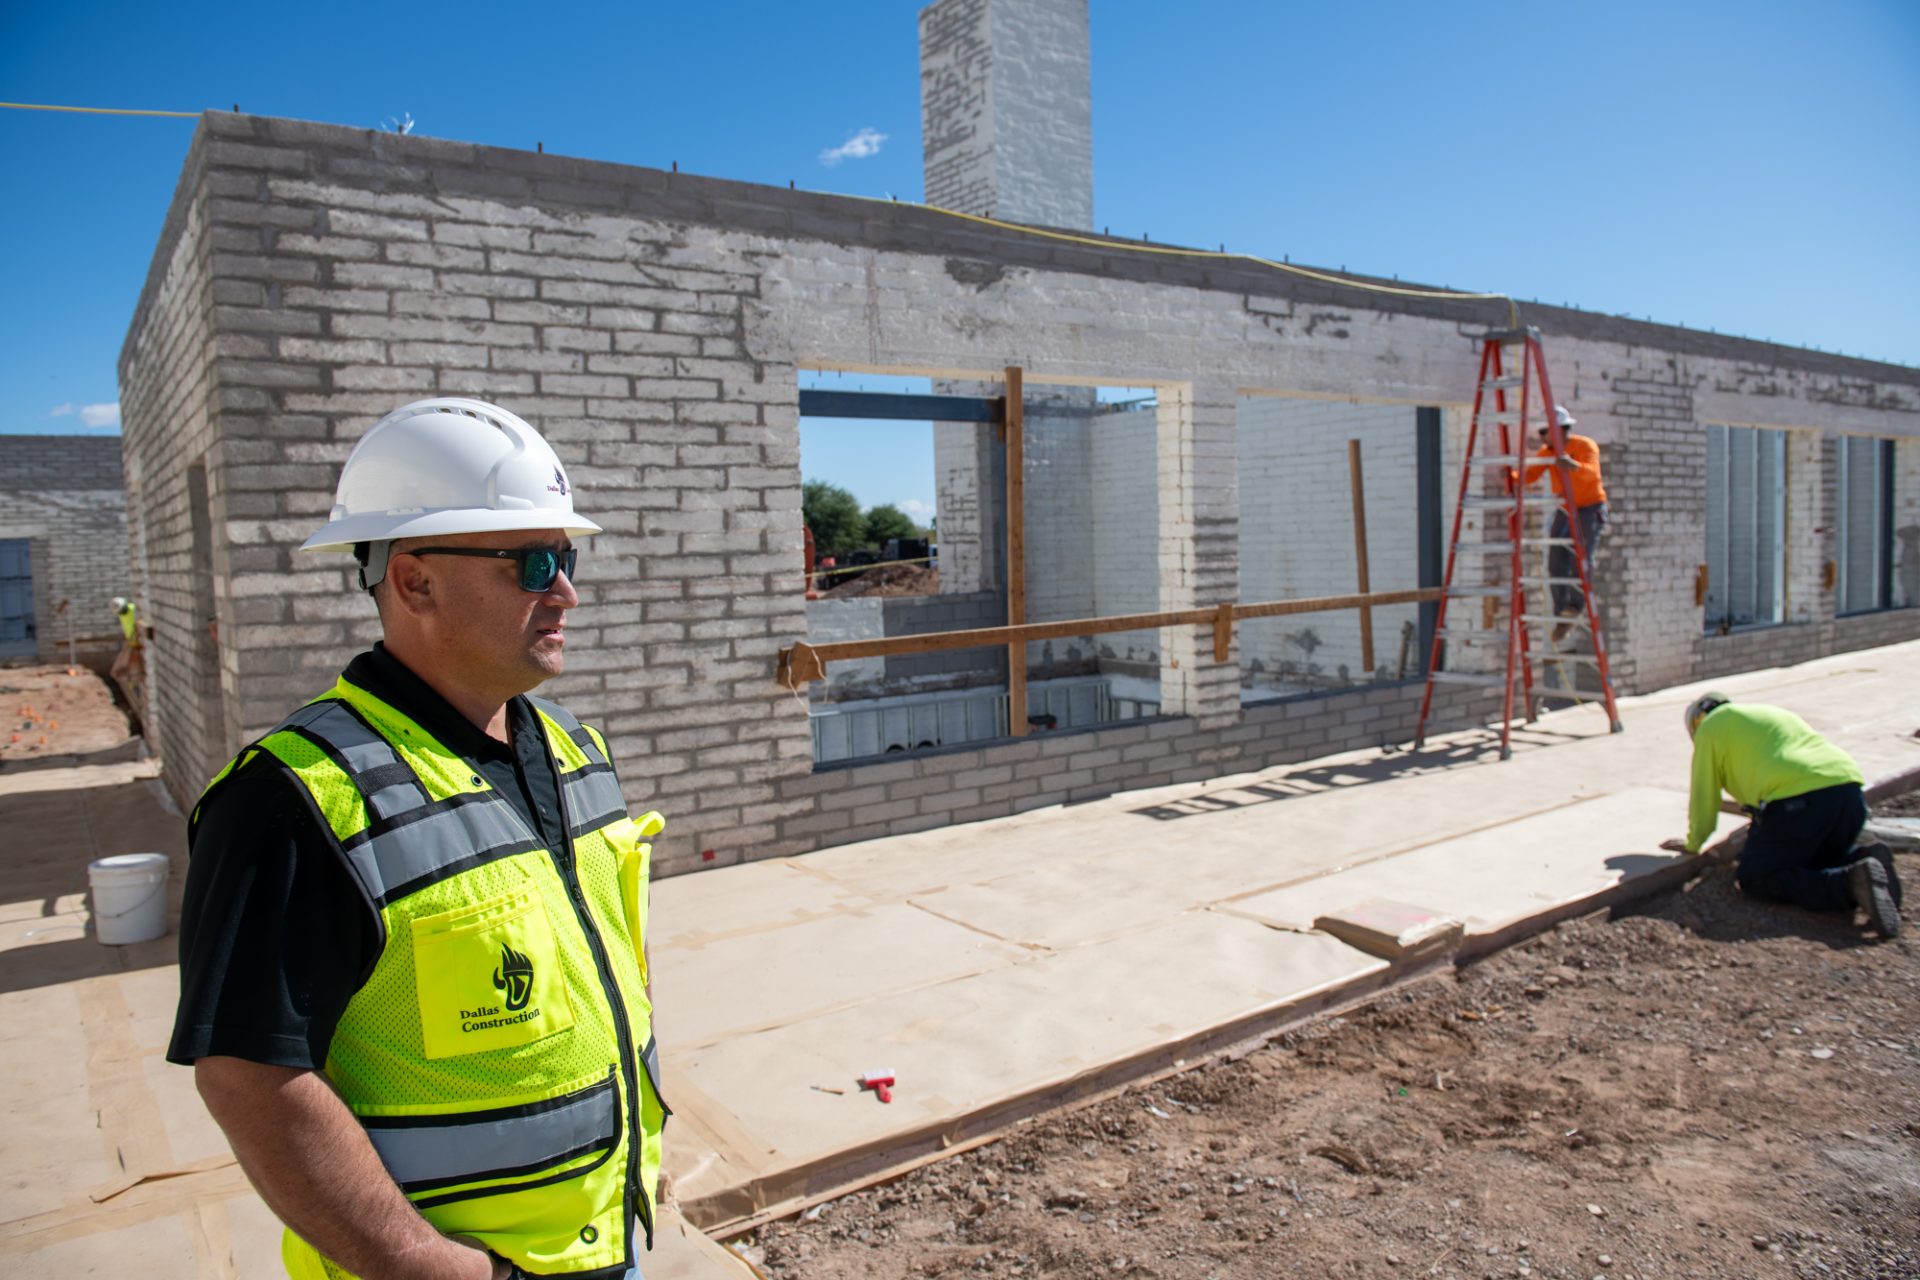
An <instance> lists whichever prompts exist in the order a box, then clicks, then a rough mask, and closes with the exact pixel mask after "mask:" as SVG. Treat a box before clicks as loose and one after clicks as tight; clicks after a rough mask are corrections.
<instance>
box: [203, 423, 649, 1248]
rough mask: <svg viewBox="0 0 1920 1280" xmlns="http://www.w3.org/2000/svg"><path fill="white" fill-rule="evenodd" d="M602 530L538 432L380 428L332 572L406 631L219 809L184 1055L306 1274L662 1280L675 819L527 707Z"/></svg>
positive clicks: (356, 483) (581, 732) (356, 479)
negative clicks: (591, 537)
mask: <svg viewBox="0 0 1920 1280" xmlns="http://www.w3.org/2000/svg"><path fill="white" fill-rule="evenodd" d="M598 531H599V526H598V525H596V524H595V523H594V522H593V521H591V520H588V519H585V518H583V517H581V516H580V515H577V514H576V513H575V512H574V509H573V499H572V496H571V489H570V486H569V485H568V483H567V476H566V470H565V468H563V467H562V466H561V465H560V461H559V459H558V458H557V457H556V456H555V455H554V453H553V450H552V449H551V448H549V447H548V445H547V443H546V441H545V440H543V439H541V437H540V436H539V435H538V434H537V433H535V431H534V430H533V429H532V428H531V427H529V426H528V425H527V424H526V423H525V422H523V421H521V420H520V419H519V418H517V417H515V416H514V415H513V414H511V413H508V412H505V411H504V410H502V409H499V408H497V407H495V406H493V405H490V404H485V403H482V402H480V401H477V400H462V399H435V400H422V401H418V402H416V403H413V404H409V405H406V406H405V407H403V408H400V409H396V410H395V411H394V412H392V413H390V414H388V415H387V416H386V417H384V418H382V419H381V420H380V421H379V422H377V423H375V424H374V425H373V426H372V427H371V428H370V429H369V430H368V431H367V433H366V435H365V436H364V437H362V439H361V440H360V442H359V444H358V445H357V446H356V447H355V448H354V450H353V452H352V454H351V455H350V456H349V457H348V458H347V461H346V465H345V467H344V469H343V470H342V471H341V473H340V484H339V489H338V493H337V498H336V501H335V504H334V507H333V510H332V514H331V516H330V517H329V520H328V523H327V524H326V526H325V527H324V528H322V529H321V530H320V531H319V532H318V533H316V534H314V535H313V536H312V537H311V538H309V539H308V540H307V542H306V545H305V547H304V548H303V549H304V550H317V551H346V550H349V549H351V550H352V551H353V553H354V555H355V556H356V558H357V559H358V560H359V562H360V565H361V569H360V582H361V585H362V586H363V587H365V588H366V590H367V591H368V592H369V593H370V594H371V595H372V596H373V600H374V605H375V607H376V608H377V609H378V612H379V615H380V622H381V630H382V633H383V636H384V639H383V641H382V642H381V643H378V644H376V645H375V646H374V647H373V648H372V650H370V651H369V652H366V653H362V654H360V655H359V656H358V657H356V658H354V659H353V661H352V662H350V663H349V664H348V665H347V667H346V670H345V671H344V672H343V673H342V674H341V676H340V678H339V680H338V681H337V683H335V684H334V686H333V687H332V688H331V689H329V690H328V691H327V692H326V693H324V694H322V695H321V696H320V697H319V698H317V699H315V700H314V701H312V702H309V703H307V704H306V705H305V706H303V707H301V708H299V709H298V710H296V711H294V712H293V713H292V714H291V715H289V716H288V717H287V718H286V719H285V720H284V721H282V722H281V723H280V725H279V727H277V728H275V729H273V730H271V731H270V732H268V733H267V734H266V735H265V736H264V737H262V738H260V739H259V740H257V741H256V742H254V743H253V744H252V745H250V746H248V747H246V748H245V749H244V750H242V751H241V752H240V754H239V755H238V756H237V757H235V759H234V760H233V761H232V762H231V763H230V764H229V765H228V766H227V767H226V768H225V769H223V770H222V771H221V772H220V774H219V775H218V776H216V777H215V779H214V781H213V782H212V783H211V784H210V785H209V786H208V788H207V790H206V792H205V793H204V794H203V795H202V796H201V798H200V802H199V804H198V805H197V806H196V807H195V809H194V812H193V814H192V817H191V819H190V825H189V840H190V844H191V850H192V852H191V858H190V861H189V864H188V870H187V888H186V901H185V904H184V909H183V912H182V918H181V930H180V933H181V936H180V962H181V992H180V1006H179V1012H178V1015H177V1018H176V1021H175V1024H174V1030H173V1038H172V1042H171V1043H170V1044H169V1046H168V1049H167V1057H168V1058H169V1060H171V1061H173V1062H177V1063H191V1064H192V1065H193V1067H194V1072H195V1077H196V1083H197V1084H198V1087H199V1090H200V1094H201V1096H202V1097H203V1098H204V1099H205V1101H206V1104H207V1109H208V1110H209V1111H210V1112H211V1113H212V1115H213V1118H214V1119H215V1120H216V1121H218V1122H219V1124H220V1126H221V1128H222V1129H223V1130H225V1132H226V1135H227V1139H228V1141H229V1142H230V1143H231V1145H232V1147H233V1151H234V1154H235V1155H236V1156H237V1157H238V1158H239V1161H240V1164H241V1166H242V1167H243V1168H244V1169H245V1170H246V1172H247V1176H248V1177H249V1178H250V1179H251V1180H252V1181H253V1184H254V1186H255V1187H257V1188H258V1189H259V1191H260V1194H261V1196H262V1197H263V1198H264V1199H265V1200H266V1202H267V1205H268V1207H269V1208H271V1209H272V1210H273V1211H274V1213H275V1214H277V1215H278V1216H279V1217H280V1219H281V1221H282V1222H283V1223H285V1224H286V1226H287V1228H288V1230H287V1234H286V1237H285V1241H284V1245H283V1253H282V1256H283V1258H284V1260H285V1262H286V1265H287V1269H288V1272H289V1273H290V1274H291V1275H292V1276H294V1277H296V1280H336V1278H337V1277H341V1276H347V1275H353V1276H368V1277H371V1276H382V1277H401V1276H404V1277H420V1278H423V1280H424V1278H427V1277H432V1278H433V1280H502V1278H503V1277H518V1276H571V1275H583V1276H592V1277H595V1278H596V1280H599V1278H603V1277H604V1278H618V1277H637V1276H638V1275H639V1269H638V1263H637V1259H638V1256H639V1252H640V1250H642V1249H644V1248H650V1247H651V1245H652V1237H653V1224H654V1205H655V1203H656V1201H655V1193H656V1188H657V1180H658V1176H659V1168H660V1133H661V1127H662V1124H663V1121H664V1118H665V1114H666V1108H665V1104H664V1103H663V1102H662V1101H661V1096H660V1090H659V1085H658V1065H657V1064H658V1058H657V1055H656V1050H655V1046H654V1043H653V1037H652V1034H651V1027H652V1002H651V995H650V992H649V990H648V986H647V978H646V973H647V970H646V955H645V951H644V947H643V940H644V937H645V923H646V904H647V890H646V885H647V872H648V861H649V856H650V852H651V848H650V846H649V845H648V844H646V843H644V841H645V840H646V838H647V837H648V836H650V835H652V834H653V833H654V832H655V831H657V830H658V829H659V825H660V820H659V815H658V814H648V815H646V816H645V817H644V818H642V819H641V821H640V822H639V823H635V822H634V821H633V820H631V819H630V818H629V817H628V816H627V811H626V806H625V804H624V802H623V801H622V799H621V794H620V787H619V783H618V780H617V779H616V777H615V775H614V771H613V766H612V763H611V761H610V760H609V758H608V752H607V744H606V741H605V739H604V738H602V737H601V735H600V734H599V733H598V732H596V731H595V730H593V729H590V728H587V727H585V726H583V725H582V724H581V723H580V722H579V721H578V720H576V719H574V717H573V716H572V715H570V714H569V713H568V712H566V711H565V710H564V709H562V708H561V707H560V706H559V705H557V704H555V703H552V702H547V701H544V700H541V699H537V698H533V697H529V696H528V694H529V691H530V690H532V689H534V688H535V687H537V686H538V685H540V684H541V683H542V682H543V681H545V680H547V679H549V678H551V677H553V676H557V675H559V674H560V673H561V671H562V669H563V668H564V667H565V665H566V647H567V630H568V625H567V622H568V615H569V611H570V610H572V609H573V608H574V606H575V605H577V604H578V603H579V597H578V596H577V595H576V594H575V591H574V585H573V569H574V564H575V559H576V555H577V552H576V550H575V548H574V545H573V539H574V538H577V537H581V536H583V535H586V534H591V533H596V532H598Z"/></svg>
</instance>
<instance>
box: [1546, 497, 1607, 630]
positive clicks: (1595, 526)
mask: <svg viewBox="0 0 1920 1280" xmlns="http://www.w3.org/2000/svg"><path fill="white" fill-rule="evenodd" d="M1606 532H1607V504H1606V503H1604V502H1596V503H1594V504H1593V505H1591V506H1586V507H1581V508H1580V547H1581V549H1582V550H1584V551H1585V552H1586V553H1587V572H1588V573H1592V572H1593V547H1594V544H1595V543H1597V542H1599V541H1600V539H1601V538H1602V537H1604V536H1605V535H1606ZM1547 536H1548V537H1552V538H1570V537H1572V536H1573V535H1572V533H1570V532H1569V531H1568V529H1567V509H1566V508H1565V507H1555V508H1554V509H1553V528H1552V529H1551V530H1550V531H1549V532H1548V535H1547ZM1578 564H1579V562H1578V561H1576V560H1575V559H1574V556H1573V548H1572V547H1549V548H1548V549H1547V573H1548V575H1549V576H1551V577H1555V578H1577V577H1579V576H1580V569H1579V567H1578ZM1586 604H1587V597H1586V594H1585V593H1584V592H1582V591H1581V590H1580V588H1579V587H1563V586H1558V585H1556V586H1555V587H1554V588H1553V611H1554V612H1555V613H1579V612H1580V611H1581V610H1582V609H1584V608H1586Z"/></svg>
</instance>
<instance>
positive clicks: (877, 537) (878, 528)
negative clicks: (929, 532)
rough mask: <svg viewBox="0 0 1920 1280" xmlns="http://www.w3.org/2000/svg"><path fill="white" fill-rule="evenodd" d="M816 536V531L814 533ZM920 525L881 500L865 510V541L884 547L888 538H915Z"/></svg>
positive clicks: (917, 535) (918, 533) (898, 509)
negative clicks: (878, 503) (877, 504)
mask: <svg viewBox="0 0 1920 1280" xmlns="http://www.w3.org/2000/svg"><path fill="white" fill-rule="evenodd" d="M814 536H815V537H818V536H819V535H818V534H817V533H816V534H815V535H814ZM919 536H920V526H919V525H916V524H915V523H914V522H913V520H912V518H911V517H910V516H908V515H907V513H906V512H904V511H902V510H901V509H900V508H898V507H896V506H894V505H893V504H892V503H890V502H883V503H881V504H880V505H879V506H877V507H874V508H873V509H872V510H870V511H868V512H867V542H868V544H869V545H871V546H875V547H884V546H886V545H887V540H888V539H889V538H917V537H919Z"/></svg>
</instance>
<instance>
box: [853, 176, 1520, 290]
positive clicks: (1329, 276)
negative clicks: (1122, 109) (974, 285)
mask: <svg viewBox="0 0 1920 1280" xmlns="http://www.w3.org/2000/svg"><path fill="white" fill-rule="evenodd" d="M851 198H852V199H855V200H866V201H870V202H872V203H874V204H897V205H906V206H908V207H910V208H914V209H925V210H927V211H928V212H929V213H941V214H945V215H946V216H947V217H949V218H959V219H960V220H962V221H963V222H977V223H979V224H981V225H982V226H988V227H997V228H999V229H1000V230H1002V231H1017V232H1020V233H1021V234H1023V235H1029V236H1038V237H1040V238H1041V239H1043V240H1060V241H1064V242H1065V243H1067V244H1084V245H1089V246H1091V247H1093V248H1095V249H1125V250H1126V251H1127V252H1129V253H1154V254H1160V255H1162V256H1165V257H1170V258H1216V259H1220V260H1222V261H1233V262H1251V263H1253V264H1255V265H1256V266H1262V267H1271V268H1272V269H1273V270H1275V271H1284V272H1286V273H1287V274H1289V275H1296V276H1304V277H1306V278H1307V279H1309V280H1318V281H1321V282H1322V283H1325V284H1334V285H1341V286H1344V287H1346V288H1349V289H1365V290H1367V291H1369V292H1371V293H1390V294H1394V295H1396V296H1398V297H1402V298H1462V299H1475V300H1486V301H1498V302H1504V303H1506V304H1507V309H1508V311H1509V313H1514V312H1515V307H1514V301H1513V298H1512V297H1511V296H1510V295H1508V294H1504V293H1467V292H1464V291H1461V290H1457V289H1411V288H1407V287H1406V286H1404V285H1387V284H1372V283H1369V282H1367V281H1364V280H1354V279H1351V278H1349V277H1347V276H1341V275H1335V274H1333V273H1332V272H1328V271H1315V270H1314V269H1313V268H1311V267H1296V266H1294V265H1293V264H1292V263H1291V262H1275V261H1274V260H1273V259H1271V258H1262V257H1258V256H1256V255H1254V254H1251V253H1223V252H1221V251H1219V250H1217V249H1183V248H1179V247H1177V246H1175V245H1161V244H1134V243H1133V242H1132V241H1129V240H1116V239H1112V238H1110V237H1109V238H1102V237H1100V236H1084V235H1076V234H1075V233H1073V232H1071V231H1053V230H1049V229H1048V228H1045V227H1029V226H1023V225H1022V224H1020V223H1018V222H1002V221H1001V220H1000V219H998V218H989V217H985V216H983V215H981V214H977V213H962V212H960V211H959V210H958V209H942V208H941V207H940V206H939V205H937V204H922V203H920V202H918V201H914V200H883V199H881V198H880V197H878V196H853V197H851ZM1516 318H1517V317H1516Z"/></svg>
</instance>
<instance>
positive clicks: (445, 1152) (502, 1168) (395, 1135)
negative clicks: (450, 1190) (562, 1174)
mask: <svg viewBox="0 0 1920 1280" xmlns="http://www.w3.org/2000/svg"><path fill="white" fill-rule="evenodd" d="M360 1122H361V1124H363V1125H364V1126H365V1127H366V1130H367V1137H368V1138H370V1139H371V1140H372V1141H373V1149H374V1150H375V1151H376V1152H378V1153H379V1155H380V1163H382V1164H384V1165H385V1166H386V1167H387V1172H388V1173H390V1174H392V1175H393V1180H394V1181H395V1182H397V1183H399V1184H400V1185H401V1186H402V1187H404V1188H408V1189H419V1188H422V1187H423V1186H428V1185H436V1184H437V1185H441V1186H445V1185H448V1184H452V1183H459V1182H476V1181H479V1180H481V1179H485V1178H495V1177H506V1176H509V1175H512V1174H516V1173H531V1172H535V1171H538V1170H540V1169H544V1168H548V1167H550V1166H552V1165H556V1164H560V1163H562V1162H563V1161H566V1160H569V1159H572V1158H574V1157H576V1156H579V1155H583V1154H585V1153H587V1152H589V1151H593V1150H596V1149H605V1148H608V1147H611V1146H613V1145H615V1144H616V1143H618V1142H619V1140H620V1099H619V1097H618V1095H617V1094H616V1093H615V1092H614V1086H613V1081H612V1079H611V1078H609V1079H607V1080H603V1081H601V1082H600V1083H599V1084H596V1085H593V1086H592V1087H590V1088H587V1089H583V1090H581V1091H580V1092H579V1093H575V1094H571V1095H569V1096H567V1097H565V1098H559V1099H555V1100H554V1101H553V1102H547V1103H537V1104H534V1105H533V1106H531V1107H513V1108H504V1109H502V1110H499V1111H486V1112H479V1113H474V1114H469V1115H465V1116H461V1117H458V1118H447V1117H438V1116H435V1117H431V1118H427V1120H426V1123H421V1119H420V1118H415V1117H407V1118H404V1119H402V1118H399V1117H386V1116H363V1117H361V1121H360Z"/></svg>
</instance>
